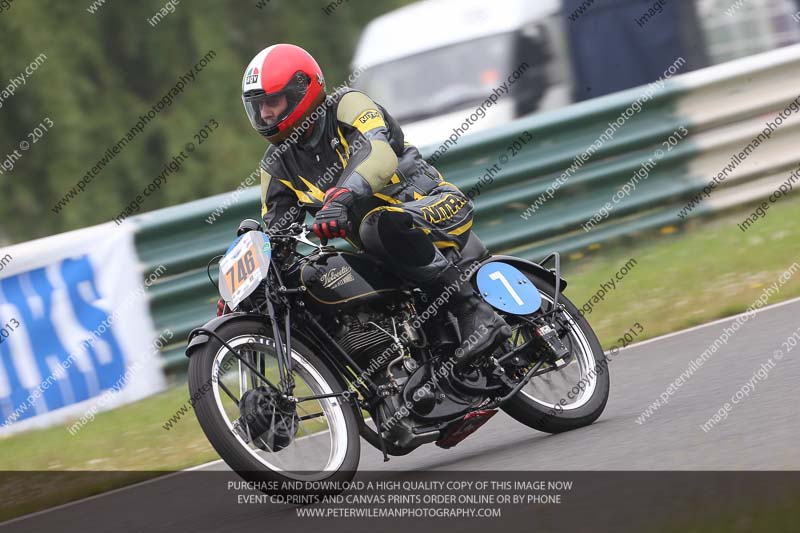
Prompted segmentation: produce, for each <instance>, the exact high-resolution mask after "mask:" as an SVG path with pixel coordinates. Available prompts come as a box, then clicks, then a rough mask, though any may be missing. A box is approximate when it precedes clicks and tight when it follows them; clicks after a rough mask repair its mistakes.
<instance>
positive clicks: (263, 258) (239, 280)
mask: <svg viewBox="0 0 800 533" xmlns="http://www.w3.org/2000/svg"><path fill="white" fill-rule="evenodd" d="M271 251H272V250H271V248H270V243H269V237H267V236H266V235H265V234H264V233H261V232H260V231H249V232H247V233H245V234H244V235H242V236H241V237H239V238H238V239H237V240H236V241H234V243H233V244H232V245H231V247H230V248H228V251H227V252H226V253H225V256H224V257H223V258H222V260H221V261H220V262H219V294H220V296H222V298H223V299H224V300H225V301H226V302H228V307H230V308H231V309H235V308H236V307H237V306H238V305H239V304H240V303H241V302H242V301H243V300H244V299H245V298H247V297H248V296H250V294H252V293H253V291H254V290H255V289H256V287H258V284H259V283H261V280H263V279H265V278H266V277H267V273H268V272H269V260H270V255H271Z"/></svg>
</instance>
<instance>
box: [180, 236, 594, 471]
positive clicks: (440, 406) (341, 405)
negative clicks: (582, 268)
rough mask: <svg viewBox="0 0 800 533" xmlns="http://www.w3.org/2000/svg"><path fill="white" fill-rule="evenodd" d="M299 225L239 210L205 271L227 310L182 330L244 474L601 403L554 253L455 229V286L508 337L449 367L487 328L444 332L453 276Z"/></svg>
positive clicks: (230, 453) (542, 419) (208, 429)
mask: <svg viewBox="0 0 800 533" xmlns="http://www.w3.org/2000/svg"><path fill="white" fill-rule="evenodd" d="M308 234H309V229H308V228H307V227H306V226H305V225H302V224H299V223H295V224H293V225H292V226H290V227H288V228H287V229H285V230H282V231H281V232H280V233H277V234H276V233H272V234H270V235H268V234H267V233H265V232H264V231H263V229H262V228H261V226H260V224H259V223H258V222H256V221H253V220H245V221H243V222H242V223H241V224H240V226H239V229H238V231H237V238H236V240H235V241H234V242H233V243H232V244H231V246H230V247H229V248H228V250H227V251H226V253H225V254H224V255H223V256H217V257H215V258H214V259H212V261H211V262H209V267H208V270H207V272H208V277H209V279H210V280H211V282H212V283H213V284H215V288H217V287H218V289H219V292H220V295H221V297H222V299H224V300H225V302H226V311H229V312H227V313H226V314H223V315H222V316H218V317H216V318H214V319H212V320H210V321H209V322H208V323H206V324H205V325H204V326H202V327H200V328H196V329H194V330H193V331H192V332H191V333H190V335H189V340H188V346H187V349H186V355H187V357H189V359H190V364H189V392H190V396H191V398H193V399H194V406H195V412H196V415H197V419H198V421H199V422H200V425H201V427H202V429H203V431H204V432H205V435H206V436H207V438H208V440H209V441H210V442H211V444H212V445H213V447H214V448H215V449H216V451H217V452H218V453H219V455H220V456H221V457H222V458H223V459H224V460H225V462H226V463H227V464H228V465H229V466H230V467H231V468H232V469H233V470H235V471H236V472H238V473H239V475H241V476H242V477H244V478H245V479H247V480H251V481H259V482H263V481H270V482H276V481H277V482H287V481H289V482H295V481H313V482H318V481H328V482H349V481H350V480H352V478H353V476H354V475H355V472H356V470H357V468H358V462H359V459H360V439H359V436H361V437H363V438H364V440H366V441H367V442H368V443H369V444H370V445H372V446H374V447H376V448H377V449H378V450H380V451H381V453H382V454H383V458H384V461H388V460H389V456H401V455H405V454H408V453H409V452H411V451H413V450H415V449H416V448H418V447H419V446H421V445H423V444H426V443H431V442H434V443H436V444H437V445H438V446H440V447H442V448H450V447H453V446H455V445H457V444H458V443H459V442H461V441H462V440H464V439H465V438H466V437H468V436H469V435H470V434H472V433H474V432H475V431H476V430H477V429H478V428H480V427H481V426H482V425H483V424H484V423H486V422H487V421H488V420H489V419H490V418H491V417H492V416H493V415H494V414H495V413H496V412H497V410H498V409H502V410H503V411H505V412H506V413H507V414H509V415H510V416H511V417H513V418H514V419H516V420H517V421H519V422H521V423H523V424H525V425H527V426H529V427H531V428H533V429H536V430H539V431H543V432H548V433H560V432H563V431H568V430H572V429H575V428H579V427H582V426H586V425H589V424H591V423H592V422H594V421H595V420H596V419H597V418H598V417H599V416H600V414H601V413H602V411H603V409H604V408H605V405H606V402H607V400H608V394H609V374H608V371H607V370H608V369H607V366H604V365H603V362H604V354H603V350H602V348H601V346H600V343H599V341H598V340H597V337H596V336H595V334H594V332H593V331H592V328H591V327H590V326H589V324H588V323H587V321H586V319H585V318H584V317H583V316H582V315H581V314H580V313H579V311H578V309H577V308H576V307H575V306H574V305H573V304H572V302H570V301H569V299H568V298H566V297H565V296H564V295H563V293H562V291H563V290H564V288H565V287H566V282H565V281H564V280H563V279H562V278H561V273H560V259H559V255H558V253H553V254H550V255H549V256H548V257H547V258H545V259H544V260H542V261H541V262H540V263H535V262H531V261H527V260H524V259H519V258H515V257H511V256H504V255H494V256H493V255H490V254H489V252H488V251H487V250H486V248H485V246H484V245H483V243H482V242H481V241H480V240H479V239H478V238H477V237H476V236H474V235H473V236H472V237H470V239H469V241H468V243H467V245H466V246H465V247H464V249H463V250H462V251H461V252H460V254H461V260H460V261H459V264H465V259H469V261H467V262H468V263H469V265H470V266H469V267H468V268H463V269H462V275H461V277H460V278H461V279H460V282H463V283H470V284H472V285H473V287H474V289H475V290H476V291H477V292H478V294H479V295H480V297H481V298H483V299H484V300H485V301H486V302H487V303H489V304H490V305H492V306H493V307H494V308H495V310H496V311H497V312H498V313H499V314H500V315H501V316H502V317H503V318H504V319H505V320H506V322H507V323H508V324H509V325H510V326H511V328H512V336H511V338H510V339H509V340H507V341H505V342H504V343H502V345H500V346H499V347H497V348H496V349H494V351H492V352H491V353H484V354H482V355H480V356H479V357H477V358H476V359H474V360H472V361H469V362H468V363H466V364H462V363H459V364H456V363H455V361H456V359H455V358H454V357H453V355H454V354H455V352H456V351H457V350H460V349H462V348H461V347H462V346H464V343H466V344H471V343H474V342H477V341H478V340H479V339H480V338H481V337H480V336H481V335H482V334H484V333H487V331H486V328H479V329H483V331H480V330H479V331H474V332H472V331H459V330H458V322H457V321H456V320H455V317H454V316H453V315H452V314H451V313H450V312H448V311H447V301H448V300H449V297H450V295H451V294H453V293H455V292H456V291H457V287H453V291H452V292H451V291H450V290H449V287H448V289H446V290H444V291H443V292H442V293H441V294H426V293H425V292H424V291H423V290H421V289H420V288H418V287H415V286H413V285H412V284H410V283H408V282H405V281H403V280H401V279H399V278H397V277H395V276H394V275H393V274H391V273H390V272H389V271H388V270H387V269H386V268H385V266H383V265H382V264H381V263H379V262H378V260H377V259H374V258H372V257H371V256H369V255H367V254H364V253H359V252H352V251H346V250H338V249H336V248H334V247H331V246H322V245H320V244H317V243H315V242H313V241H311V240H309V239H308ZM299 245H303V246H308V247H310V248H311V251H310V252H309V253H307V254H305V255H304V254H302V253H299V252H298V251H297V248H298V246H299ZM220 258H221V259H220ZM217 259H220V260H219V279H218V281H217V282H216V283H215V282H214V280H213V278H212V275H211V271H210V269H211V266H212V263H213V262H214V261H216V260H217ZM551 261H552V262H553V267H552V268H547V267H545V266H543V265H545V264H549V263H550V262H551Z"/></svg>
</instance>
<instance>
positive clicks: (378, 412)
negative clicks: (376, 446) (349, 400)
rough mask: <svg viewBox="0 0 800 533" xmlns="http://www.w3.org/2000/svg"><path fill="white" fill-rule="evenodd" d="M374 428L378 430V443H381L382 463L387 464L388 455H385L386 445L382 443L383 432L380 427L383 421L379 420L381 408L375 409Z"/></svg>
mask: <svg viewBox="0 0 800 533" xmlns="http://www.w3.org/2000/svg"><path fill="white" fill-rule="evenodd" d="M375 426H376V429H377V430H378V442H380V443H381V453H382V454H383V462H384V463H386V462H389V455H388V454H387V453H386V444H385V443H384V442H383V430H382V429H381V426H383V420H382V419H381V408H380V407H376V408H375Z"/></svg>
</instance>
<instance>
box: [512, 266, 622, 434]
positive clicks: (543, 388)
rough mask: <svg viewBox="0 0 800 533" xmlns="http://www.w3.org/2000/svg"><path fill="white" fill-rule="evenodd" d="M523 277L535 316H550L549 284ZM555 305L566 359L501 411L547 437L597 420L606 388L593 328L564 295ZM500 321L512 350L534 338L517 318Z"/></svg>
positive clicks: (551, 291) (605, 372) (551, 289)
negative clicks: (532, 294)
mask: <svg viewBox="0 0 800 533" xmlns="http://www.w3.org/2000/svg"><path fill="white" fill-rule="evenodd" d="M524 274H525V276H526V277H527V278H528V279H529V280H530V281H531V282H532V283H533V284H534V286H536V288H537V289H539V293H540V294H541V296H542V306H541V308H540V309H539V311H537V313H539V314H541V313H547V312H549V311H551V310H552V309H553V297H554V294H555V287H554V286H553V284H552V283H550V282H548V281H545V280H543V279H542V278H540V277H538V276H536V275H534V274H531V273H529V272H524ZM558 302H559V306H561V305H563V309H562V310H561V311H560V312H557V313H556V317H557V318H556V321H557V322H558V323H561V324H563V325H565V326H568V327H566V328H564V329H565V331H564V332H563V333H562V334H561V335H560V336H561V340H562V342H563V343H564V345H565V346H566V347H567V349H568V350H569V353H568V354H567V356H566V357H565V358H564V359H560V360H558V361H556V364H555V365H550V364H549V363H545V366H544V367H543V368H542V370H540V371H539V372H541V374H538V373H537V375H535V376H534V377H533V378H532V379H531V380H530V382H528V384H527V385H526V386H525V387H523V388H522V389H521V390H520V391H519V392H518V393H517V394H515V395H514V396H513V397H512V398H510V399H509V400H508V401H507V402H506V403H504V404H503V406H502V409H503V410H504V411H505V412H506V413H508V414H509V415H511V416H512V417H513V418H515V419H516V420H517V421H519V422H521V423H523V424H525V425H527V426H530V427H532V428H534V429H537V430H539V431H546V432H548V433H561V432H563V431H569V430H571V429H576V428H579V427H583V426H587V425H589V424H591V423H592V422H594V421H595V420H597V418H598V417H599V416H600V414H601V413H602V412H603V410H604V409H605V406H606V402H607V401H608V394H609V387H610V380H609V374H608V367H607V365H606V361H605V355H604V353H603V348H602V347H601V346H600V341H598V340H597V336H596V335H595V333H594V331H593V330H592V328H591V326H590V325H589V323H588V322H587V321H586V319H585V318H584V317H583V316H582V315H581V314H580V313H579V312H578V309H577V308H576V307H575V305H573V303H572V302H570V301H569V299H567V298H566V297H565V296H564V295H563V294H561V295H559V298H558ZM501 315H502V316H503V318H504V319H505V320H506V321H507V322H508V323H509V325H511V327H512V329H513V334H512V336H511V339H510V341H511V343H512V344H514V345H516V346H518V345H521V344H523V343H524V342H526V341H527V340H529V339H530V337H531V335H533V333H532V330H531V328H532V326H530V325H529V324H528V323H526V322H525V321H523V320H521V319H520V317H518V316H516V315H510V314H503V313H501ZM551 320H552V319H551Z"/></svg>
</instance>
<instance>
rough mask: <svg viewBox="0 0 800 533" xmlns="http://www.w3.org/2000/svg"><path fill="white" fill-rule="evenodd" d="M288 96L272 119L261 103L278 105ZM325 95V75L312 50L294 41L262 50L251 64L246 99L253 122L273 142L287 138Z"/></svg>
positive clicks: (244, 91)
mask: <svg viewBox="0 0 800 533" xmlns="http://www.w3.org/2000/svg"><path fill="white" fill-rule="evenodd" d="M281 97H286V104H287V105H286V109H285V110H284V111H282V112H280V114H279V115H278V116H277V117H276V118H274V119H271V120H269V121H265V120H264V119H263V118H262V116H261V106H262V104H263V103H266V104H267V105H269V106H272V107H274V105H275V104H278V103H279V102H281V100H280V99H281ZM324 98H325V78H324V77H323V76H322V70H321V69H320V68H319V65H318V64H317V62H316V61H315V60H314V58H313V57H311V54H309V53H308V52H306V51H305V50H303V49H302V48H300V47H299V46H295V45H293V44H275V45H272V46H270V47H268V48H265V49H263V50H261V52H259V53H258V55H257V56H256V57H254V58H253V60H252V61H250V64H249V65H247V70H245V72H244V78H243V79H242V102H243V103H244V109H245V111H247V117H248V118H249V119H250V124H252V126H253V127H254V128H255V129H256V131H258V132H259V133H260V134H261V135H263V136H264V137H266V138H267V140H268V141H269V142H271V143H278V142H281V141H283V140H285V139H286V138H287V137H289V135H291V133H292V132H293V131H294V130H295V129H297V128H298V126H300V124H302V123H303V121H304V120H305V119H306V117H308V115H310V114H311V113H312V111H314V110H315V109H316V108H317V107H318V106H319V105H320V104H321V103H322V101H323V100H324Z"/></svg>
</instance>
